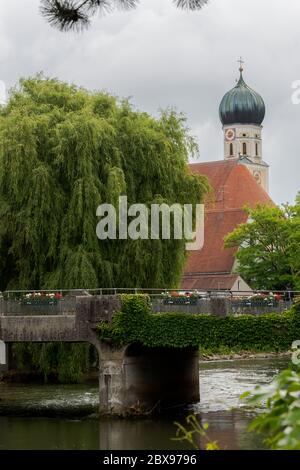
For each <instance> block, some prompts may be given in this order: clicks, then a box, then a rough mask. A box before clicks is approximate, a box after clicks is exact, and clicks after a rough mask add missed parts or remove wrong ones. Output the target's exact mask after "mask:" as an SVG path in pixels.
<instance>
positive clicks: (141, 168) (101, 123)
mask: <svg viewBox="0 0 300 470" xmlns="http://www.w3.org/2000/svg"><path fill="white" fill-rule="evenodd" d="M196 151H197V148H196V145H195V142H194V140H193V139H192V137H191V136H190V135H189V133H188V130H187V129H186V126H185V120H184V117H183V116H181V115H177V114H176V113H175V112H174V111H171V110H170V111H166V112H162V113H161V116H160V117H159V118H158V119H154V118H152V117H151V116H149V115H148V114H146V113H141V112H137V111H134V110H133V108H132V106H131V105H130V103H129V102H128V101H121V102H119V101H118V100H117V99H116V98H115V97H113V96H109V95H107V94H105V93H89V92H88V91H86V90H83V89H79V88H77V87H75V86H74V85H68V84H65V83H61V82H59V81H57V80H53V79H44V78H43V77H41V76H38V77H35V78H31V79H27V80H21V82H20V86H19V87H18V88H16V89H15V90H14V91H13V92H12V93H11V96H10V99H9V102H8V104H7V106H5V107H4V108H2V110H1V113H0V273H1V274H0V276H1V277H0V289H1V290H5V289H7V288H11V289H46V288H48V289H60V288H66V289H69V288H97V287H165V286H168V287H170V286H175V285H176V284H177V282H178V281H179V279H180V276H181V272H182V268H183V265H184V262H185V242H184V240H138V241H132V240H123V241H120V240H107V241H99V240H98V238H97V237H96V225H97V222H98V220H97V218H96V208H97V207H98V205H99V204H100V203H103V202H108V203H110V202H111V203H116V201H117V200H118V197H119V196H120V195H122V194H126V195H127V196H128V204H132V203H135V202H138V203H144V204H146V205H149V204H150V203H152V202H159V201H164V202H166V203H169V204H173V203H175V202H176V203H181V204H184V203H199V202H200V201H201V199H202V197H203V195H204V193H205V192H206V190H207V181H206V179H205V178H203V177H199V176H196V175H192V174H191V173H190V172H189V170H188V166H187V162H188V155H189V153H190V152H196Z"/></svg>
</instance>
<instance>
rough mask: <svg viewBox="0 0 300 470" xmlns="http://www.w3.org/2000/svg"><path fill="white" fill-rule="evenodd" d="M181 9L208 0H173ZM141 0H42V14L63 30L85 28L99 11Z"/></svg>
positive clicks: (134, 4) (128, 6)
mask: <svg viewBox="0 0 300 470" xmlns="http://www.w3.org/2000/svg"><path fill="white" fill-rule="evenodd" d="M172 1H173V3H174V4H175V5H176V6H177V7H178V8H181V9H187V10H192V11H194V10H200V9H201V8H202V7H203V6H204V5H205V4H206V3H207V2H208V0H172ZM138 4H139V0H41V12H42V15H43V16H44V17H45V18H46V19H47V20H48V21H49V23H50V24H52V25H53V26H55V27H58V28H59V29H60V30H61V31H68V30H71V29H84V28H86V27H88V26H89V24H90V20H91V18H92V17H93V16H94V15H95V13H97V12H102V13H103V12H104V13H107V12H110V11H112V10H114V9H115V8H121V9H125V10H126V9H132V8H136V7H137V5H138Z"/></svg>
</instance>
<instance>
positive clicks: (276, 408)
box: [241, 369, 300, 450]
mask: <svg viewBox="0 0 300 470" xmlns="http://www.w3.org/2000/svg"><path fill="white" fill-rule="evenodd" d="M241 398H243V399H245V398H247V404H248V405H251V406H257V405H260V404H262V403H263V404H264V405H265V404H266V407H267V411H266V412H265V413H263V414H260V415H259V416H258V417H257V418H256V419H255V420H254V421H253V422H252V423H251V426H250V430H252V431H256V432H258V433H263V434H265V435H266V436H267V440H266V443H267V444H268V445H269V446H270V447H271V448H272V449H275V450H300V371H299V370H298V371H295V370H292V369H288V370H285V371H283V372H282V373H281V374H279V375H278V376H277V377H276V378H275V379H274V381H273V382H272V383H271V384H270V385H267V386H264V387H256V389H255V391H254V392H253V394H251V395H250V393H246V394H244V395H243V396H242V397H241Z"/></svg>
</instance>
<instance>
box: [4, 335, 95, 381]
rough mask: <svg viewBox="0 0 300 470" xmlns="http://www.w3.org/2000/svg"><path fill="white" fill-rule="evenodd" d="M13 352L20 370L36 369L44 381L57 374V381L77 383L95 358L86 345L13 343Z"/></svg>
mask: <svg viewBox="0 0 300 470" xmlns="http://www.w3.org/2000/svg"><path fill="white" fill-rule="evenodd" d="M12 352H13V356H14V359H15V361H16V362H17V367H18V369H19V370H24V371H28V370H31V371H35V372H37V373H38V374H41V375H42V376H43V378H44V381H45V382H47V381H48V379H49V378H53V377H56V378H57V379H58V381H59V382H60V383H78V382H80V380H81V379H82V375H83V374H84V373H86V372H89V371H90V370H91V368H92V367H91V364H92V363H93V362H95V361H97V358H96V355H97V352H95V349H94V348H93V347H92V346H91V345H89V344H65V343H44V344H35V343H15V344H13V346H12Z"/></svg>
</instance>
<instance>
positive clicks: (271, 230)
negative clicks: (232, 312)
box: [225, 195, 300, 290]
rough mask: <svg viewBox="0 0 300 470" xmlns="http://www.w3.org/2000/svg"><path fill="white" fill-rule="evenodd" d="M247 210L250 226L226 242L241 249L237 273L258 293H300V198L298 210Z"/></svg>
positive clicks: (292, 208)
mask: <svg viewBox="0 0 300 470" xmlns="http://www.w3.org/2000/svg"><path fill="white" fill-rule="evenodd" d="M245 210H246V211H247V212H248V215H249V223H246V224H242V225H240V226H239V227H237V228H236V229H235V230H234V231H233V232H232V233H231V234H229V235H228V236H227V237H226V239H225V246H226V247H228V248H229V247H233V246H238V247H239V250H238V252H237V255H236V257H237V261H238V267H237V271H238V272H239V273H240V274H241V275H242V276H243V278H244V279H245V280H246V281H247V282H248V283H249V284H250V285H251V287H252V288H254V289H262V290H285V289H300V195H298V197H297V200H296V205H295V206H287V205H285V206H282V207H265V206H257V207H256V208H255V209H253V210H250V209H245Z"/></svg>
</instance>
